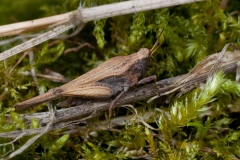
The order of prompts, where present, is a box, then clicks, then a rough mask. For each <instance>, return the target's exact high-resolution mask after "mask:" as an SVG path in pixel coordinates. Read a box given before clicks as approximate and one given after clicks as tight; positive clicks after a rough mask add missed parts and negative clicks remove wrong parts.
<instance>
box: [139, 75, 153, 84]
mask: <svg viewBox="0 0 240 160" xmlns="http://www.w3.org/2000/svg"><path fill="white" fill-rule="evenodd" d="M152 81H157V76H156V75H152V76H149V77H146V78H143V79H141V80H140V81H138V84H144V83H148V82H152Z"/></svg>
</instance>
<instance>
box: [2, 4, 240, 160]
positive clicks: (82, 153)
mask: <svg viewBox="0 0 240 160" xmlns="http://www.w3.org/2000/svg"><path fill="white" fill-rule="evenodd" d="M114 2H119V0H101V1H96V0H88V1H84V0H82V1H80V4H81V6H83V7H92V6H97V5H103V4H110V3H114ZM9 3H11V5H10V4H9ZM78 4H79V1H75V0H74V1H51V2H50V1H36V2H35V3H34V4H33V3H32V2H30V1H29V0H22V1H21V2H16V3H15V2H14V3H13V2H9V1H6V0H3V1H1V2H0V13H1V14H0V23H1V24H6V23H12V22H17V21H23V20H29V19H34V18H39V17H44V16H49V15H55V14H58V13H64V12H68V11H71V10H73V9H76V8H77V6H78ZM238 4H239V2H238V1H237V0H233V1H229V4H228V7H227V8H226V9H225V10H223V9H221V8H220V7H219V1H218V0H208V1H205V2H197V3H191V4H186V5H180V6H175V7H170V8H165V9H157V10H152V11H145V12H140V13H135V14H129V15H123V16H118V17H112V18H108V19H104V20H98V21H95V22H89V23H87V24H86V27H85V28H84V29H83V31H82V32H81V33H80V34H79V35H77V36H75V37H73V38H71V39H68V40H65V41H55V40H51V41H48V42H45V43H44V44H41V45H39V46H37V47H34V49H33V51H34V63H33V64H31V65H30V64H29V60H28V58H27V57H26V58H24V59H23V61H22V62H21V63H20V64H19V65H17V66H16V67H15V69H13V70H12V68H13V67H14V66H15V64H16V62H17V61H18V60H19V58H20V57H21V55H22V54H20V55H16V56H13V57H11V58H9V59H7V60H6V61H5V62H0V75H1V76H0V85H1V87H0V101H1V102H0V111H1V113H0V132H9V131H16V130H19V129H29V128H37V127H39V122H37V121H36V120H35V119H33V121H32V123H31V124H27V123H26V122H25V121H24V120H23V118H22V117H20V115H19V114H18V113H16V112H14V110H13V105H14V104H16V102H17V101H23V100H25V99H29V98H31V97H33V96H35V95H38V90H37V89H36V87H35V85H34V83H33V80H32V77H30V76H29V77H28V76H23V75H22V74H20V73H21V72H23V71H29V70H30V69H31V67H33V68H34V69H35V70H36V72H37V73H43V72H44V70H45V69H46V68H48V69H51V70H53V71H56V72H59V73H61V74H63V75H64V76H66V77H68V78H72V79H73V78H75V77H77V76H79V75H81V74H83V73H85V72H87V71H89V70H90V69H92V68H94V67H96V66H97V65H98V64H100V63H101V62H103V61H105V60H107V59H109V58H111V57H114V56H118V55H129V54H131V53H134V52H137V51H138V50H139V49H140V48H145V47H146V48H151V47H152V45H153V44H154V43H155V41H156V39H157V37H158V36H159V34H160V32H161V31H162V29H163V28H164V27H165V29H164V31H163V34H162V35H163V36H161V39H160V43H161V47H160V48H159V49H158V50H157V51H156V53H154V55H153V57H152V62H151V64H150V66H149V68H148V72H147V74H146V76H147V75H157V76H158V79H159V80H160V79H164V78H168V77H171V76H176V75H180V74H183V73H187V72H189V71H190V70H191V69H192V68H193V67H194V66H195V65H196V64H197V63H199V62H200V61H201V60H202V59H203V58H205V57H206V56H207V55H209V54H213V53H216V52H218V51H220V50H221V49H222V48H223V46H224V44H226V43H229V42H231V43H236V44H237V45H238V47H240V41H239V37H240V26H239V15H237V14H234V15H231V14H230V13H231V12H232V11H234V10H236V6H239V5H238ZM6 6H8V7H6ZM26 8H28V9H26ZM237 9H238V8H237ZM6 15H9V16H6ZM9 17H10V18H9ZM73 31H74V30H70V31H69V32H68V33H71V32H73ZM4 39H6V38H2V40H4ZM53 42H54V43H53ZM18 43H20V42H14V43H12V44H8V45H4V46H1V50H2V51H3V50H6V49H7V48H10V47H12V46H15V45H16V44H18ZM80 43H88V44H90V46H91V47H89V46H87V47H84V48H82V49H81V50H79V51H77V52H70V53H67V54H64V51H65V50H66V49H69V48H76V47H77V46H78V45H79V44H80ZM61 84H62V83H56V82H51V81H49V80H46V79H41V78H39V85H40V87H41V88H42V89H44V90H48V89H50V88H53V87H56V86H60V85H61ZM239 92H240V90H239V84H238V83H237V82H235V81H234V79H233V76H228V75H226V76H225V77H224V76H223V74H222V72H218V73H217V74H216V75H215V76H214V78H213V79H211V80H210V81H208V82H207V83H206V84H205V87H204V89H203V90H200V89H199V88H196V89H194V90H192V91H190V92H188V93H187V94H185V95H183V96H181V97H174V98H172V99H171V100H170V102H169V103H167V104H166V103H162V101H163V99H160V100H159V101H158V102H159V103H158V102H156V103H155V105H154V106H151V108H153V107H155V110H154V111H155V115H154V116H153V117H151V119H152V121H151V123H150V125H152V126H155V128H158V130H152V129H151V128H146V127H145V126H144V125H142V124H141V123H139V121H137V120H133V121H132V122H131V123H128V124H126V125H125V126H123V127H119V128H117V129H118V130H115V131H110V130H109V131H108V130H101V131H95V132H96V133H95V134H96V136H91V135H90V134H89V133H87V132H88V129H86V130H87V132H86V133H84V134H83V133H81V132H79V133H76V134H74V136H71V135H70V136H69V135H68V134H65V135H62V134H61V132H63V131H64V130H58V131H55V132H52V133H48V134H46V135H44V136H42V137H41V138H40V139H39V140H38V141H36V143H34V145H32V146H31V147H30V148H28V149H27V150H26V151H25V152H23V153H22V154H21V155H19V156H17V157H16V158H15V159H33V158H39V159H81V158H85V159H130V158H136V157H151V158H152V159H171V160H174V159H234V158H235V159H237V158H239V157H240V153H239V149H238V148H239V145H240V142H239V136H240V133H239V131H238V129H239V123H240V120H239V102H240V100H239V94H240V93H239ZM164 101H165V100H164ZM159 104H161V106H160V105H159ZM136 106H137V105H136ZM141 106H142V107H139V108H137V109H138V112H139V114H140V112H141V113H144V112H147V111H148V107H149V106H150V105H146V104H144V103H142V104H141ZM39 108H40V107H39ZM149 108H150V107H149ZM35 111H36V110H32V112H35ZM5 114H9V115H10V116H9V117H5ZM96 121H98V119H96ZM90 129H91V126H90V127H89V130H90ZM29 138H30V137H24V138H22V139H20V140H18V141H17V142H15V143H14V147H15V148H19V147H20V146H22V145H23V144H24V143H25V142H26V141H27V140H28V139H29ZM9 141H10V139H3V138H0V143H1V144H2V143H7V142H9ZM11 149H12V146H11V145H5V146H0V155H4V154H5V153H7V152H9V151H11Z"/></svg>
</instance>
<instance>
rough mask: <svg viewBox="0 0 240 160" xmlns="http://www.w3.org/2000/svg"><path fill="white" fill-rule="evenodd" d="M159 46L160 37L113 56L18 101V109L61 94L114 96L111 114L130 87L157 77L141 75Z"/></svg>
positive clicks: (53, 98) (96, 98)
mask: <svg viewBox="0 0 240 160" xmlns="http://www.w3.org/2000/svg"><path fill="white" fill-rule="evenodd" d="M162 32H163V31H162ZM162 32H161V34H162ZM161 34H160V36H161ZM158 46H159V45H158V40H157V41H156V43H155V44H154V45H153V47H152V49H151V50H149V49H147V48H141V49H140V50H139V51H138V52H137V53H133V54H130V55H127V56H117V57H113V58H110V59H108V60H107V61H105V62H103V63H102V64H100V65H99V66H97V67H96V68H94V69H92V70H90V71H89V72H87V73H85V74H83V75H81V76H80V77H78V78H76V79H74V80H72V81H70V82H68V83H66V84H64V85H62V86H60V87H56V88H53V89H50V90H49V91H47V92H46V93H44V94H42V95H39V96H36V97H33V98H31V99H28V100H26V101H23V102H20V103H18V104H16V105H15V108H16V110H24V109H27V108H29V107H32V106H35V105H38V104H41V103H44V102H48V101H51V100H55V99H58V98H61V97H68V100H67V101H69V99H71V98H72V97H80V98H87V99H93V100H104V99H110V98H112V97H115V99H114V100H113V101H112V102H111V104H110V109H109V111H110V112H109V114H110V115H111V110H112V108H113V106H114V105H115V104H116V103H117V102H118V100H120V99H121V98H122V97H123V96H124V95H125V94H126V92H127V91H128V89H129V88H130V87H132V86H134V85H137V84H142V83H146V82H149V81H152V80H154V79H156V76H150V77H146V78H144V79H142V80H140V81H139V78H140V77H141V76H143V75H144V74H145V72H146V70H147V64H148V60H149V59H150V56H151V55H152V54H153V53H154V52H155V50H156V49H157V48H158Z"/></svg>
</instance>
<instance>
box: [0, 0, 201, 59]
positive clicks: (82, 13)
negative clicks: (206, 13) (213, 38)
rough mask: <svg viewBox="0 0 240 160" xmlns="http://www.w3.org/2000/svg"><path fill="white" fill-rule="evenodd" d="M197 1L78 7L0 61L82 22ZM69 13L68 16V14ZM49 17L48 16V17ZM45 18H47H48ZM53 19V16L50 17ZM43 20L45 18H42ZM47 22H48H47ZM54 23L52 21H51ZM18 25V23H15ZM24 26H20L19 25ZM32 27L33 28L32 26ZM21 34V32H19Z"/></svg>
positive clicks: (134, 1)
mask: <svg viewBox="0 0 240 160" xmlns="http://www.w3.org/2000/svg"><path fill="white" fill-rule="evenodd" d="M197 1H203V0H171V1H168V0H165V1H163V0H151V1H146V0H132V1H125V2H120V3H114V4H109V5H103V6H99V7H92V8H85V9H82V8H81V9H78V10H75V11H72V12H70V13H67V14H64V15H63V17H64V18H62V19H61V18H60V19H61V20H62V21H59V23H55V25H59V26H57V27H56V28H54V29H52V30H49V31H48V32H45V33H43V34H41V35H40V36H38V37H36V38H33V39H31V40H29V41H27V42H25V43H22V44H20V45H18V46H15V47H13V48H11V49H9V50H7V51H4V52H2V53H1V54H0V61H2V60H4V59H7V58H9V57H11V56H13V55H16V54H18V53H20V52H22V51H24V50H27V49H29V48H31V47H34V46H36V45H38V44H41V43H42V42H44V41H47V40H49V39H52V38H53V37H55V36H57V35H59V34H61V33H63V32H65V31H67V30H69V29H71V28H73V27H75V26H76V25H79V24H80V22H88V21H92V20H97V19H102V18H108V17H114V16H119V15H124V14H129V13H135V12H140V11H146V10H152V9H156V8H164V7H169V6H175V5H180V4H186V3H191V2H197ZM66 15H67V16H66ZM46 19H47V18H46ZM46 19H45V20H46ZM49 19H51V18H49ZM41 20H43V19H41ZM36 21H37V20H35V21H34V20H33V21H30V22H28V23H27V22H22V23H18V25H17V27H16V28H17V29H16V28H15V30H14V31H13V30H9V28H11V27H12V28H14V24H12V25H5V26H2V27H0V31H2V32H0V36H1V33H2V35H5V36H6V35H12V33H13V34H16V32H23V31H24V30H25V29H26V28H27V27H26V24H28V25H29V26H30V27H32V24H35V23H37V22H36ZM45 24H46V23H45ZM50 24H52V23H50ZM15 25H16V24H15ZM21 25H22V26H24V27H22V28H21V27H19V26H21ZM31 29H32V28H31ZM18 34H19V33H18Z"/></svg>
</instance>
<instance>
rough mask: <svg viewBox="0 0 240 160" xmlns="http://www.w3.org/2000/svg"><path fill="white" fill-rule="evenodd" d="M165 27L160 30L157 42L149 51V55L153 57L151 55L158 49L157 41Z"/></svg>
mask: <svg viewBox="0 0 240 160" xmlns="http://www.w3.org/2000/svg"><path fill="white" fill-rule="evenodd" d="M165 27H166V26H164V27H163V29H162V31H161V33H160V35H159V37H158V38H157V41H156V42H155V43H154V45H153V47H152V48H151V49H150V55H153V53H154V52H155V51H156V50H157V49H158V47H159V46H160V44H159V40H158V39H160V37H161V35H162V33H163V31H164V29H165Z"/></svg>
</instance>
